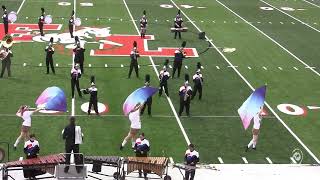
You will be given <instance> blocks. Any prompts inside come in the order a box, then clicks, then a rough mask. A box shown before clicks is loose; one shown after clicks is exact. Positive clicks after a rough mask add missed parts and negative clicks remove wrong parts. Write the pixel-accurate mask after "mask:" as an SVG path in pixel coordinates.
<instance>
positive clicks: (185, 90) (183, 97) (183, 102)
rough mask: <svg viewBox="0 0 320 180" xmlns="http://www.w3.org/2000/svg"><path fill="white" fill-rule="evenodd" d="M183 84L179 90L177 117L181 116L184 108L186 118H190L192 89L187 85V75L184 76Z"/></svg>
mask: <svg viewBox="0 0 320 180" xmlns="http://www.w3.org/2000/svg"><path fill="white" fill-rule="evenodd" d="M184 78H185V83H184V85H183V86H181V87H180V89H179V95H180V108H179V116H181V114H182V112H183V109H184V107H186V113H187V116H190V101H191V95H192V88H191V86H190V85H189V75H188V74H185V77H184Z"/></svg>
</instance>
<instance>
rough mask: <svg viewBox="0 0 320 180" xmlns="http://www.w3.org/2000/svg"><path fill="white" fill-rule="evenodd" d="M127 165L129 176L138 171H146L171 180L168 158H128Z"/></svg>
mask: <svg viewBox="0 0 320 180" xmlns="http://www.w3.org/2000/svg"><path fill="white" fill-rule="evenodd" d="M125 162H126V163H127V174H130V173H131V172H133V171H136V170H145V171H149V172H153V173H154V174H157V175H158V176H160V177H161V178H162V176H163V175H165V177H164V179H165V180H169V179H171V177H170V176H168V158H166V157H127V158H126V159H125Z"/></svg>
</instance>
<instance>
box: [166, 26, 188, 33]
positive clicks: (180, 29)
mask: <svg viewBox="0 0 320 180" xmlns="http://www.w3.org/2000/svg"><path fill="white" fill-rule="evenodd" d="M170 30H171V32H176V31H179V32H187V31H188V28H187V27H182V28H170Z"/></svg>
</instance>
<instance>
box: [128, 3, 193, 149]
mask: <svg viewBox="0 0 320 180" xmlns="http://www.w3.org/2000/svg"><path fill="white" fill-rule="evenodd" d="M123 3H124V5H125V6H126V8H127V11H128V13H129V16H130V18H131V20H132V23H133V25H134V27H135V28H136V30H137V32H138V34H139V35H140V31H139V29H138V26H137V24H136V22H135V21H134V19H133V17H132V14H131V11H130V9H129V7H128V5H127V2H126V0H123ZM149 60H150V62H151V64H152V66H153V69H154V72H155V73H156V75H157V77H159V72H158V70H157V68H156V66H155V64H154V61H153V59H152V57H151V56H149ZM166 97H167V100H168V103H169V105H170V107H171V109H172V112H173V114H174V116H175V118H176V120H177V123H178V125H179V127H180V130H181V132H182V134H183V136H184V138H185V140H186V142H187V144H190V140H189V137H188V135H187V133H186V131H185V130H184V127H183V125H182V123H181V121H180V118H179V116H178V114H177V112H176V110H175V108H174V106H173V104H172V101H171V99H170V98H169V97H168V96H166Z"/></svg>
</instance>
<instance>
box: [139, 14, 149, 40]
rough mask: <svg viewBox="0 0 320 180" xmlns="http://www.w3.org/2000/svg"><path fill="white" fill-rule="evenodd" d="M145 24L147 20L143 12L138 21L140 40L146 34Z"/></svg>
mask: <svg viewBox="0 0 320 180" xmlns="http://www.w3.org/2000/svg"><path fill="white" fill-rule="evenodd" d="M147 24H148V20H147V17H146V11H145V10H144V11H143V16H142V18H141V19H140V34H141V38H145V36H146V32H147Z"/></svg>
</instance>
